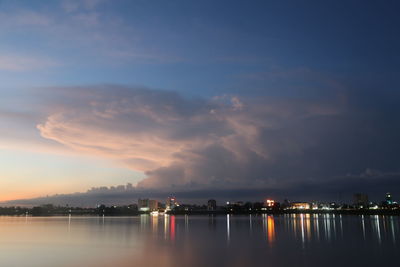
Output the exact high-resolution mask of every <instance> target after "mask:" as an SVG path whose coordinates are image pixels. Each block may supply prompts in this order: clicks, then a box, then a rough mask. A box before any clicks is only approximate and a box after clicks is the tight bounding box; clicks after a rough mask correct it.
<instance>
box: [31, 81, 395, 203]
mask: <svg viewBox="0 0 400 267" xmlns="http://www.w3.org/2000/svg"><path fill="white" fill-rule="evenodd" d="M57 91H58V92H61V93H59V94H62V96H63V97H62V98H61V100H60V96H58V98H57V95H53V101H52V103H53V105H52V107H51V108H50V109H49V115H48V117H47V120H46V121H44V122H42V123H41V124H39V125H38V129H39V130H40V133H41V135H42V136H43V137H45V138H48V139H52V140H55V141H57V142H59V143H61V144H63V145H65V146H67V147H70V148H71V149H73V150H76V151H79V152H86V153H91V154H95V155H100V156H104V157H109V158H112V159H115V160H118V161H120V162H122V163H124V164H126V165H127V166H128V167H130V168H132V169H136V170H141V171H143V172H145V174H146V175H147V178H145V179H144V180H142V181H140V182H139V183H138V185H137V188H138V189H140V190H152V192H153V191H154V192H158V191H159V190H163V191H166V192H171V191H172V192H192V193H193V192H204V193H205V192H211V191H212V190H215V189H218V190H222V191H227V192H232V190H233V191H237V192H245V191H246V190H248V191H252V190H253V191H255V192H256V191H260V192H263V193H262V194H265V192H287V195H290V194H292V193H293V195H294V196H296V195H300V193H301V192H303V195H304V196H307V195H313V194H316V195H318V194H319V193H318V192H322V191H324V192H329V191H332V190H333V189H332V188H334V190H333V191H335V192H338V193H340V192H347V191H348V189H349V188H352V189H354V190H353V191H360V190H361V189H363V190H364V191H369V190H368V186H365V184H362V185H361V184H360V185H359V190H356V189H357V186H350V185H357V182H349V183H346V182H344V181H347V180H346V179H348V177H349V174H351V173H361V172H363V171H364V170H366V169H376V170H380V171H382V172H384V173H388V172H392V173H393V172H398V171H399V166H400V159H399V157H397V155H398V151H400V142H398V136H400V128H399V122H398V115H400V107H398V105H397V103H396V101H394V100H393V98H395V97H398V94H396V93H395V92H391V91H388V90H386V91H382V92H375V93H374V94H371V92H370V91H368V92H369V93H368V94H365V95H363V94H360V93H359V91H357V90H344V89H343V88H340V93H338V94H336V95H337V97H333V96H332V95H335V94H333V93H332V94H330V97H329V98H328V97H326V98H323V97H318V98H317V99H316V98H313V97H306V96H305V97H303V98H290V97H284V96H281V97H274V98H272V97H268V96H258V97H250V96H240V95H235V96H233V95H222V96H217V97H214V98H212V99H208V100H207V99H201V98H197V99H194V98H192V99H188V98H185V97H183V96H181V95H179V94H177V93H175V92H169V91H159V90H152V89H145V88H123V87H118V86H111V85H110V86H101V87H82V88H63V89H60V88H58V89H57ZM364 98H365V99H364ZM344 99H345V100H344ZM372 99H374V100H375V101H373V100H372ZM397 99H398V98H397ZM343 177H347V178H343ZM396 177H397V176H396ZM379 179H380V178H379V177H378V178H377V180H376V182H378V181H379ZM382 179H383V178H382ZM390 179H391V180H390V181H392V182H393V183H395V182H396V179H397V178H393V177H392V178H390ZM350 180H351V181H357V179H355V178H354V177H353V178H351V179H350ZM374 181H375V180H374ZM366 184H367V185H370V186H373V187H374V188H376V187H375V185H372V184H373V183H370V182H369V183H366ZM383 184H385V183H383V182H382V185H383ZM298 185H307V187H306V188H303V189H301V190H303V191H301V190H300V191H298V190H299V189H298V187H297V186H298ZM323 186H328V187H329V188H331V189H329V190H327V189H326V188H325V189H324V190H321V188H323ZM301 187H303V186H301ZM313 188H314V189H315V190H316V191H318V192H317V193H312V192H311V189H313ZM374 188H370V191H371V192H372V191H373V190H374ZM382 190H383V189H382ZM388 190H389V189H388ZM291 192H292V193H291ZM295 192H297V193H295ZM193 194H194V193H193ZM304 196H303V197H304Z"/></svg>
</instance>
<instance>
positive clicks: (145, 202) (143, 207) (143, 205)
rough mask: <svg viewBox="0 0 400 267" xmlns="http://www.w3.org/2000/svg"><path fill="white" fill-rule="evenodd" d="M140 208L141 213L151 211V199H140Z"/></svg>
mask: <svg viewBox="0 0 400 267" xmlns="http://www.w3.org/2000/svg"><path fill="white" fill-rule="evenodd" d="M138 208H139V210H140V211H149V210H150V207H149V199H148V198H146V199H140V198H139V199H138Z"/></svg>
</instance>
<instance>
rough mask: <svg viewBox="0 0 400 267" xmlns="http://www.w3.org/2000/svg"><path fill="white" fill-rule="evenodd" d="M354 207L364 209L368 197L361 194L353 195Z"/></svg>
mask: <svg viewBox="0 0 400 267" xmlns="http://www.w3.org/2000/svg"><path fill="white" fill-rule="evenodd" d="M353 199H354V205H355V206H356V207H358V208H366V207H368V203H369V202H368V195H367V194H361V193H357V194H354V197H353Z"/></svg>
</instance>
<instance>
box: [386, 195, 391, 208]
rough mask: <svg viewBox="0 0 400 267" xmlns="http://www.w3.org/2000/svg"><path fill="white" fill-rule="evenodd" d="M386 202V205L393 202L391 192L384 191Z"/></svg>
mask: <svg viewBox="0 0 400 267" xmlns="http://www.w3.org/2000/svg"><path fill="white" fill-rule="evenodd" d="M386 204H388V205H392V204H393V200H392V194H390V193H386Z"/></svg>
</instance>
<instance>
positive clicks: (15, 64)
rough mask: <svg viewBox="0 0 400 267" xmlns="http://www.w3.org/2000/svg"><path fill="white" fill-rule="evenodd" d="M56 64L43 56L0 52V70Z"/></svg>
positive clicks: (21, 69)
mask: <svg viewBox="0 0 400 267" xmlns="http://www.w3.org/2000/svg"><path fill="white" fill-rule="evenodd" d="M57 65H58V64H57V63H56V62H55V61H54V60H51V59H48V58H45V57H33V56H24V55H16V54H0V70H6V71H27V70H35V69H43V68H49V67H54V66H57Z"/></svg>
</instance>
